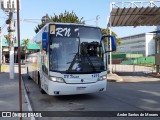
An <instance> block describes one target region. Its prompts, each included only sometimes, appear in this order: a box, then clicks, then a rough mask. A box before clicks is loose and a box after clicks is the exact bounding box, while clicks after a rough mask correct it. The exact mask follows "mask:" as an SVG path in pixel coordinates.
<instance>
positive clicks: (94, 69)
mask: <svg viewBox="0 0 160 120" xmlns="http://www.w3.org/2000/svg"><path fill="white" fill-rule="evenodd" d="M84 57H86V58H87V59H88V61H89V64H90V66H91V67H92V69H93V71H96V68H95V67H94V65H93V63H92V61H91V59H90V57H89V55H88V54H86V55H84Z"/></svg>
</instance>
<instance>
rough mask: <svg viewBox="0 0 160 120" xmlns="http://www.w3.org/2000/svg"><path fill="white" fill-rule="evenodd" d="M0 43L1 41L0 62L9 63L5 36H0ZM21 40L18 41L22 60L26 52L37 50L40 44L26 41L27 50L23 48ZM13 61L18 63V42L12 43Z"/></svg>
mask: <svg viewBox="0 0 160 120" xmlns="http://www.w3.org/2000/svg"><path fill="white" fill-rule="evenodd" d="M1 40H2V43H1V47H2V53H1V54H2V58H1V60H2V61H1V62H2V64H4V63H9V47H8V43H7V41H6V39H5V38H2V39H1ZM22 43H23V40H22V41H20V44H21V51H20V52H21V60H22V61H24V59H25V55H26V54H31V53H34V52H38V51H39V49H40V46H39V45H38V44H36V43H28V44H27V50H23V47H24V46H23V44H22ZM14 62H15V63H18V43H14Z"/></svg>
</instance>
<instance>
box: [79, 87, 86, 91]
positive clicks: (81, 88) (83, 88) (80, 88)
mask: <svg viewBox="0 0 160 120" xmlns="http://www.w3.org/2000/svg"><path fill="white" fill-rule="evenodd" d="M85 89H86V87H77V90H85Z"/></svg>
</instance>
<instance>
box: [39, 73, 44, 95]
mask: <svg viewBox="0 0 160 120" xmlns="http://www.w3.org/2000/svg"><path fill="white" fill-rule="evenodd" d="M38 86H39V89H40V92H41V93H42V94H46V92H45V91H44V90H43V89H42V88H41V80H40V75H39V72H38Z"/></svg>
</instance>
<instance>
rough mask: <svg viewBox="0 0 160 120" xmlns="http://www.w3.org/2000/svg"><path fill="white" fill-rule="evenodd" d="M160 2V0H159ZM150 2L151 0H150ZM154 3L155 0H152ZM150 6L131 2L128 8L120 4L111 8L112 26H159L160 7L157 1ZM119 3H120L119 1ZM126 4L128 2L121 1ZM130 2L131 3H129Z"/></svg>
mask: <svg viewBox="0 0 160 120" xmlns="http://www.w3.org/2000/svg"><path fill="white" fill-rule="evenodd" d="M158 2H160V1H158ZM149 3H150V2H149ZM151 3H152V4H153V2H151ZM151 3H150V4H148V6H143V5H141V6H138V5H136V4H138V3H134V4H133V3H132V4H131V3H130V4H131V6H128V8H127V7H126V6H125V7H122V6H118V5H116V3H114V5H116V7H113V8H112V10H111V16H110V22H111V26H113V27H114V26H157V25H160V7H159V6H158V5H156V4H155V3H154V4H153V5H152V4H151ZM118 4H119V3H118ZM121 4H126V3H121ZM127 4H129V3H127ZM112 5H113V4H112Z"/></svg>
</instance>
